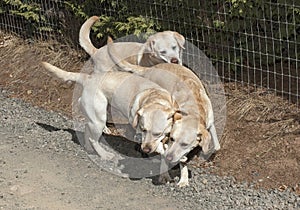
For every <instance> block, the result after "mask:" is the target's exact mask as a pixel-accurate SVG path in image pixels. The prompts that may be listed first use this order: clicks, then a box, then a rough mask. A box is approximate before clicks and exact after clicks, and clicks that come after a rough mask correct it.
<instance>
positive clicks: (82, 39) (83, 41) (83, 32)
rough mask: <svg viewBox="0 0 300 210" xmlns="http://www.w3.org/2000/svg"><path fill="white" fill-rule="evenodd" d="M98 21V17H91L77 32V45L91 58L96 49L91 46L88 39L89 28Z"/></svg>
mask: <svg viewBox="0 0 300 210" xmlns="http://www.w3.org/2000/svg"><path fill="white" fill-rule="evenodd" d="M97 20H99V17H97V16H92V17H90V18H89V19H87V20H86V21H85V22H84V23H83V24H82V26H81V28H80V31H79V43H80V46H81V47H82V48H83V49H84V50H85V51H86V52H87V53H88V54H89V55H90V56H91V55H93V54H94V53H95V52H96V50H97V48H96V47H95V46H94V45H93V44H92V41H91V39H90V32H91V28H92V26H93V25H94V23H95V22H96V21H97Z"/></svg>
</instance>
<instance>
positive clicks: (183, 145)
mask: <svg viewBox="0 0 300 210" xmlns="http://www.w3.org/2000/svg"><path fill="white" fill-rule="evenodd" d="M180 146H182V147H187V146H188V144H187V143H181V144H180Z"/></svg>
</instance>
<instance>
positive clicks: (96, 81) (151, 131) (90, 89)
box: [42, 62, 176, 160]
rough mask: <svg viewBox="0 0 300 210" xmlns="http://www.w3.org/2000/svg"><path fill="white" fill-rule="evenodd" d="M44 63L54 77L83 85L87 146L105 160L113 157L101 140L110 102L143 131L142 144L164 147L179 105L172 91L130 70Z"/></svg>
mask: <svg viewBox="0 0 300 210" xmlns="http://www.w3.org/2000/svg"><path fill="white" fill-rule="evenodd" d="M42 65H43V66H44V68H45V69H47V70H48V71H49V72H50V73H52V74H53V75H54V76H56V77H58V78H60V79H62V80H64V81H73V82H76V83H78V84H80V85H82V87H83V91H82V94H81V97H80V99H79V103H80V105H81V109H82V111H83V113H84V114H85V116H86V118H87V120H88V123H87V124H86V126H85V148H86V149H87V150H88V151H94V150H95V151H96V152H97V153H98V155H99V156H100V157H101V159H102V160H112V159H113V158H114V154H112V153H110V152H107V151H106V150H105V149H104V148H102V147H101V145H100V144H99V141H98V139H99V138H100V137H101V135H102V130H103V128H104V126H105V124H106V118H107V117H106V110H107V105H108V103H110V105H111V106H113V107H114V108H116V109H117V110H118V111H120V112H121V113H122V114H123V115H124V116H125V117H126V118H128V121H129V122H130V124H131V125H132V127H133V128H135V129H136V130H137V132H138V133H140V134H141V138H142V142H143V144H142V147H145V148H150V150H151V152H154V151H156V150H158V151H159V150H161V146H162V145H161V139H162V138H164V137H165V136H166V135H168V133H170V131H171V128H172V124H173V116H174V114H175V113H176V108H175V105H174V104H173V100H172V97H171V95H170V94H169V92H167V91H166V90H164V89H163V88H161V87H160V86H159V85H157V84H155V83H154V82H151V81H150V80H148V79H145V78H143V77H140V76H137V75H133V74H130V73H128V72H118V71H110V72H102V73H98V74H93V75H88V74H85V73H74V72H67V71H64V70H62V69H59V68H58V67H55V66H53V65H51V64H49V63H46V62H43V63H42Z"/></svg>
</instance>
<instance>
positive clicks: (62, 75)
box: [41, 62, 84, 84]
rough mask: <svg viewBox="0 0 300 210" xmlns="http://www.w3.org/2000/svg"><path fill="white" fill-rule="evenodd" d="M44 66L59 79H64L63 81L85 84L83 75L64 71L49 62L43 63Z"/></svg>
mask: <svg viewBox="0 0 300 210" xmlns="http://www.w3.org/2000/svg"><path fill="white" fill-rule="evenodd" d="M41 64H42V66H43V67H44V68H45V69H47V70H48V71H49V72H50V73H51V74H52V75H54V76H56V77H57V78H59V79H62V80H63V81H65V82H67V81H72V82H76V83H79V84H83V81H84V80H83V78H82V76H83V75H81V73H75V72H67V71H64V70H62V69H60V68H58V67H56V66H53V65H51V64H50V63H47V62H42V63H41Z"/></svg>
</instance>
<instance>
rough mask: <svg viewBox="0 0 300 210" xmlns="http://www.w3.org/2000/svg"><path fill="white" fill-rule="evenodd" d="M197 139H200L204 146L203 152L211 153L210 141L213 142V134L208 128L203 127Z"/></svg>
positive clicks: (200, 143)
mask: <svg viewBox="0 0 300 210" xmlns="http://www.w3.org/2000/svg"><path fill="white" fill-rule="evenodd" d="M197 140H198V141H199V145H200V146H201V148H202V151H203V153H204V154H205V155H206V154H209V152H210V143H211V135H210V133H209V132H208V131H207V130H206V129H202V131H201V133H199V134H198V135H197Z"/></svg>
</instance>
